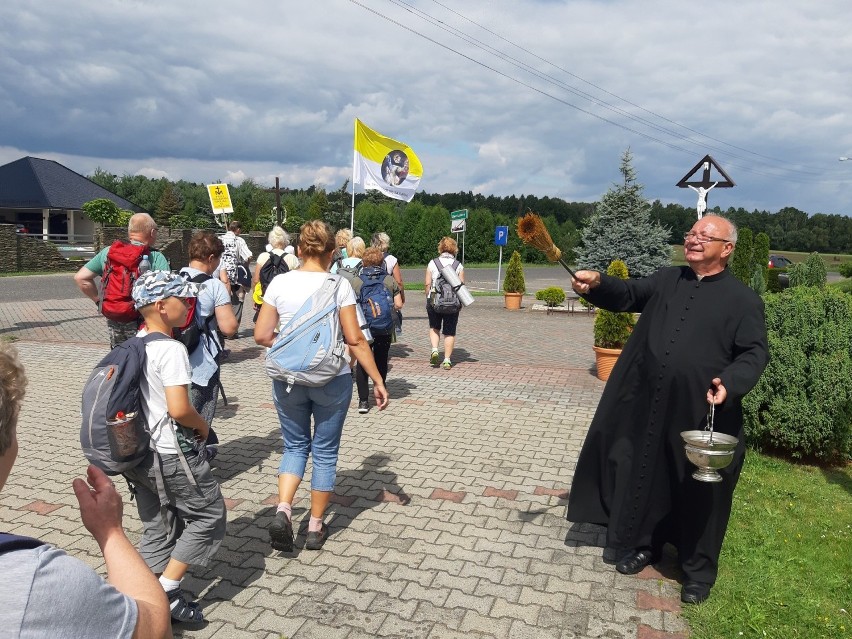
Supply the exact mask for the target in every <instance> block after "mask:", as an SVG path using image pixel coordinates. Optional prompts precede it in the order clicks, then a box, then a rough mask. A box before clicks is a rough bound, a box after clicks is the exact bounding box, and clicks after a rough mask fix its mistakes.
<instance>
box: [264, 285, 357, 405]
mask: <svg viewBox="0 0 852 639" xmlns="http://www.w3.org/2000/svg"><path fill="white" fill-rule="evenodd" d="M340 281H341V280H340V276H339V275H328V276H327V277H326V279H325V282H324V283H323V285H322V286H321V287H320V288H319V289H318V290H317V291H316V292H315V293H314V294H313V295H311V296H310V297H309V298H308V299H307V300H305V303H304V304H302V307H301V308H300V309H299V310H298V311H296V314H295V315H294V316H293V317H292V318H291V319H290V321H289V322H287V323H286V324H284V326H282V327H281V328H280V330H279V331H278V336H277V337H276V338H275V342H274V343H273V344H272V346H271V347H270V348H269V351H268V352H267V353H266V374H267V375H269V376H270V377H271V378H272V379H277V380H280V381H284V382H287V392H289V391H290V389H291V388H292V386H293V384H299V385H302V386H324V385H325V384H327V383H328V382H330V381H331V380H332V379H334V378H335V377H337V375H338V373H340V371H341V370H343V367H344V365H345V364H346V359H345V357H344V353H345V348H344V345H343V331H342V329H341V328H340V310H339V309H338V307H337V289H338V287H339V286H340Z"/></svg>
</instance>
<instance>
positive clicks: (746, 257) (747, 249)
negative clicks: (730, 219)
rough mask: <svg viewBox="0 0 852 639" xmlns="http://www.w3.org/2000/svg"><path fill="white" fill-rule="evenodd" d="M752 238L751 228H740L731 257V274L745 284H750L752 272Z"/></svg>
mask: <svg viewBox="0 0 852 639" xmlns="http://www.w3.org/2000/svg"><path fill="white" fill-rule="evenodd" d="M753 239H754V237H753V235H752V232H751V229H749V228H741V229H740V231H739V238H738V239H737V247H736V248H735V249H734V255H733V258H732V259H731V266H730V269H731V274H732V275H733V276H734V277H736V278H737V279H738V280H739V281H740V282H742V283H743V284H745V285H746V286H749V285H750V284H751V278H752V274H753V272H754V269H753V268H752V266H751V265H752V260H753V256H754V241H753Z"/></svg>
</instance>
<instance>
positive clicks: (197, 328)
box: [172, 271, 216, 353]
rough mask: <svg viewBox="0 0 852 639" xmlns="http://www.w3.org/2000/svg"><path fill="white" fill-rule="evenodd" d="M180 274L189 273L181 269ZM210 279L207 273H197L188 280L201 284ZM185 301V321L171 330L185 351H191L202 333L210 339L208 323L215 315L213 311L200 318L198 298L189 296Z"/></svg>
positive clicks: (197, 344) (196, 345) (210, 332)
mask: <svg viewBox="0 0 852 639" xmlns="http://www.w3.org/2000/svg"><path fill="white" fill-rule="evenodd" d="M181 275H189V273H187V272H186V271H181ZM212 279H213V277H212V276H210V275H208V274H207V273H199V274H198V275H196V276H195V277H193V278H191V279H190V280H189V281H190V282H194V283H196V284H201V283H202V282H206V281H207V280H212ZM187 301H188V302H189V312H188V313H187V314H186V323H185V324H184V325H183V326H181V327H180V328H176V329H174V330H173V331H172V337H174V338H175V339H176V340H178V341H179V342H182V343H183V345H184V346H186V352H187V353H193V352H195V349H196V348H198V346H199V345H200V344H201V334H202V333H203V334H205V335H207V339H208V341H209V340H210V339H211V334H212V329H211V328H210V324H211V322H212V321H213V320H214V319H215V317H216V315H215V312H214V313H213V314H211V315H210V317H208V318H206V319H204V320H202V319H201V318H199V317H198V309H197V305H198V298H197V297H191V298H189V299H188V300H187Z"/></svg>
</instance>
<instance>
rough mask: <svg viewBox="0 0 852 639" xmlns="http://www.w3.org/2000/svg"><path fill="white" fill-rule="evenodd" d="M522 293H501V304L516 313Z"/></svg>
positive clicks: (519, 306)
mask: <svg viewBox="0 0 852 639" xmlns="http://www.w3.org/2000/svg"><path fill="white" fill-rule="evenodd" d="M523 296H524V294H523V293H508V292H505V291H504V292H503V304H504V306H505V307H506V308H507V309H509V310H510V311H517V310H519V309H520V308H521V298H522V297H523Z"/></svg>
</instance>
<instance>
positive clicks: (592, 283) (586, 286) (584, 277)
mask: <svg viewBox="0 0 852 639" xmlns="http://www.w3.org/2000/svg"><path fill="white" fill-rule="evenodd" d="M600 283H601V274H600V273H598V272H597V271H577V272H576V273H574V277H572V278H571V287H572V288H573V289H574V290H575V291H577V292H578V293H588V292H589V291H590V290H592V289H593V288H595V287H597V286H598V285H599V284H600Z"/></svg>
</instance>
